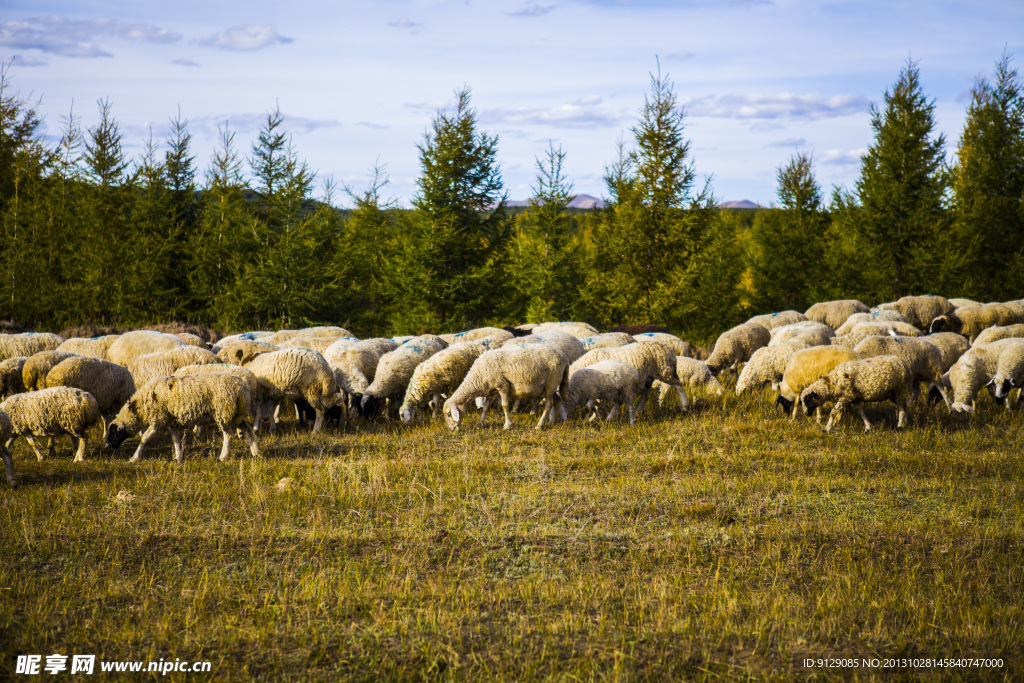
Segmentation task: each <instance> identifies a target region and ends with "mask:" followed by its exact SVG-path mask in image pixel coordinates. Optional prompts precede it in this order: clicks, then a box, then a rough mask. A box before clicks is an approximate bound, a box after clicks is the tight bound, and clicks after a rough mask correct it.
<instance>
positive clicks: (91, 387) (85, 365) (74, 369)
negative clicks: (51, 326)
mask: <svg viewBox="0 0 1024 683" xmlns="http://www.w3.org/2000/svg"><path fill="white" fill-rule="evenodd" d="M45 386H46V387H72V388H74V389H81V390H82V391H87V392H89V393H90V394H91V395H92V397H93V398H95V399H96V405H97V407H98V408H99V411H100V418H101V419H102V420H103V430H104V432H105V431H106V429H107V425H108V424H109V423H110V421H111V420H112V419H113V417H114V416H115V415H116V414H117V411H119V410H120V409H121V406H123V405H124V404H125V403H127V402H128V399H130V398H131V397H132V394H134V393H135V381H134V380H133V379H132V373H131V372H129V371H128V368H126V367H124V366H123V365H118V364H117V363H111V362H110V361H109V360H103V359H102V358H90V357H88V356H73V357H71V358H68V359H66V360H64V361H61V362H60V363H58V364H57V365H55V366H53V368H52V369H51V370H50V372H48V373H47V375H46V380H45Z"/></svg>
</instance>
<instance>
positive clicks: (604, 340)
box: [579, 332, 652, 353]
mask: <svg viewBox="0 0 1024 683" xmlns="http://www.w3.org/2000/svg"><path fill="white" fill-rule="evenodd" d="M579 340H580V343H581V344H583V352H584V353H586V352H587V351H590V350H591V349H611V348H615V347H616V346H625V345H626V344H632V343H633V342H635V341H636V339H634V338H633V336H632V335H629V334H626V333H625V332H605V333H604V334H596V335H594V336H593V337H580V338H579ZM648 341H652V340H648Z"/></svg>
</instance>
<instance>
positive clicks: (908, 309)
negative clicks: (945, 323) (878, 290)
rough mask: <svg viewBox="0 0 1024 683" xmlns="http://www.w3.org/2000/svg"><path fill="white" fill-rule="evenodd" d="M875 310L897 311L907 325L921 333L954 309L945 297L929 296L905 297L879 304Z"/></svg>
mask: <svg viewBox="0 0 1024 683" xmlns="http://www.w3.org/2000/svg"><path fill="white" fill-rule="evenodd" d="M876 308H877V309H878V310H880V311H897V312H898V313H900V314H902V315H903V317H904V318H906V319H907V322H908V323H910V324H911V325H913V326H914V327H916V328H917V329H919V330H922V331H924V330H927V329H928V325H930V324H931V322H932V321H933V320H935V319H936V318H938V317H939V316H940V315H947V314H949V313H952V312H953V311H954V309H955V307H954V306H953V304H951V303H949V299H947V298H946V297H943V296H931V295H927V296H905V297H903V298H901V299H900V300H898V301H894V302H891V303H885V304H879V305H878V306H876ZM939 331H940V330H936V332H939Z"/></svg>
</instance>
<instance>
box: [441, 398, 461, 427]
mask: <svg viewBox="0 0 1024 683" xmlns="http://www.w3.org/2000/svg"><path fill="white" fill-rule="evenodd" d="M464 412H465V408H464V407H463V406H460V405H456V404H452V405H445V407H444V422H445V424H446V425H448V429H451V430H452V431H458V429H459V422H460V421H461V420H462V414H463V413H464Z"/></svg>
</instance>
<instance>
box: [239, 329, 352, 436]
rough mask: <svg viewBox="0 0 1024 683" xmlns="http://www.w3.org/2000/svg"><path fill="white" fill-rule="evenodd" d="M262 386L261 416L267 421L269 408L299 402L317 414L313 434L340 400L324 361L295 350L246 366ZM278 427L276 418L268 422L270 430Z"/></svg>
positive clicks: (265, 356) (309, 352) (314, 354)
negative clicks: (289, 402)
mask: <svg viewBox="0 0 1024 683" xmlns="http://www.w3.org/2000/svg"><path fill="white" fill-rule="evenodd" d="M245 367H246V368H248V369H249V370H250V371H251V372H252V373H253V374H254V375H256V377H257V378H258V379H259V381H260V384H261V385H262V386H263V391H264V397H265V398H264V401H263V405H262V407H261V409H260V413H261V416H264V415H265V416H267V417H268V418H269V416H270V411H271V404H272V403H273V402H276V401H282V400H284V399H286V398H289V399H292V400H293V401H294V400H297V399H301V400H304V401H306V402H307V403H309V405H310V406H312V408H313V410H315V411H316V421H315V422H314V424H313V433H314V434H316V433H319V432H320V430H321V429H323V424H324V412H325V411H327V410H329V409H330V408H332V407H333V406H335V405H337V404H338V403H339V402H340V401H341V400H342V399H343V396H342V394H341V393H340V392H339V391H338V382H337V380H336V379H335V378H334V372H333V371H332V370H331V367H330V366H329V365H328V364H327V361H326V360H324V357H323V356H322V355H320V354H319V353H317V352H316V351H313V350H312V349H307V348H303V347H301V346H295V347H292V348H288V349H280V350H279V351H271V352H270V353H261V354H260V355H258V356H256V357H255V358H253V359H252V360H250V361H249V362H248V363H246V364H245ZM276 427H277V420H276V416H275V417H274V419H271V420H270V430H271V431H272V432H273V431H274V430H275V429H276Z"/></svg>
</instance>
